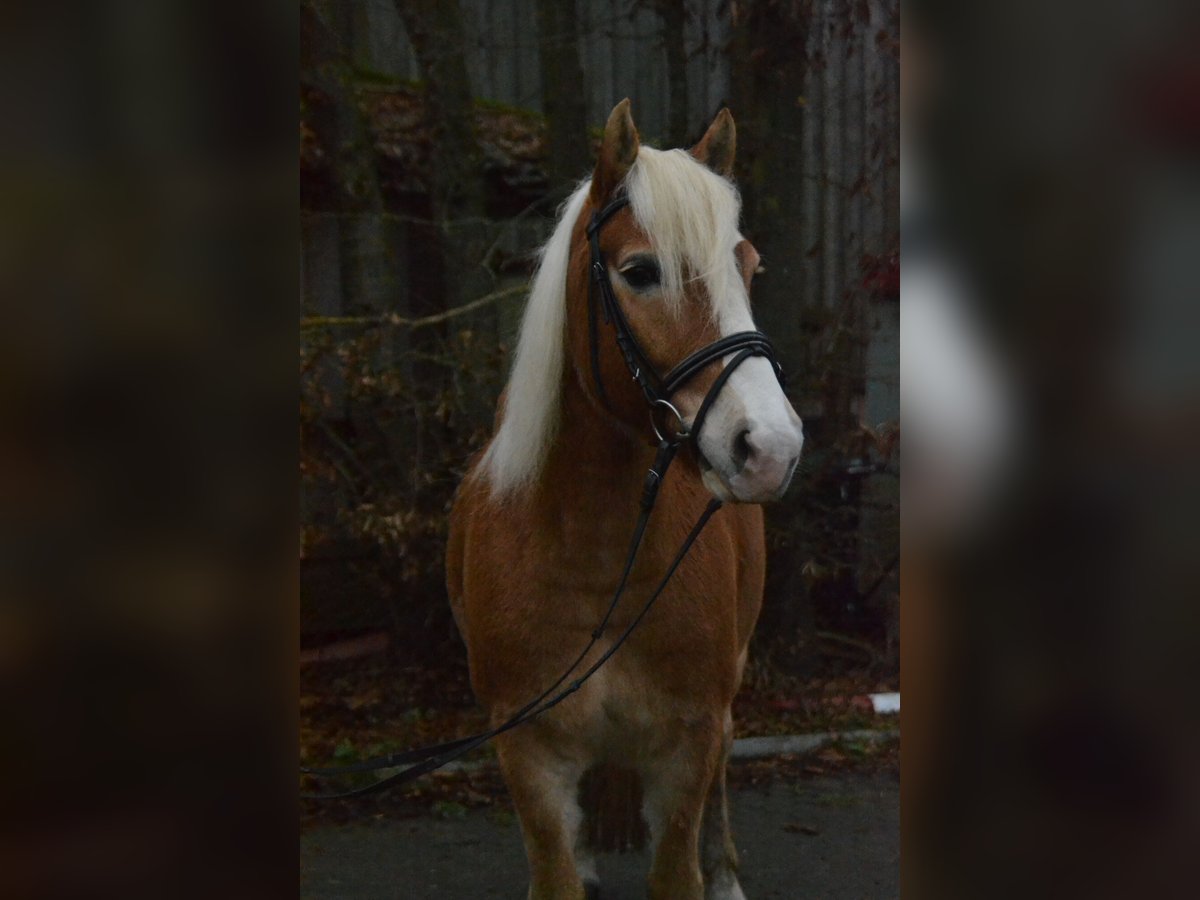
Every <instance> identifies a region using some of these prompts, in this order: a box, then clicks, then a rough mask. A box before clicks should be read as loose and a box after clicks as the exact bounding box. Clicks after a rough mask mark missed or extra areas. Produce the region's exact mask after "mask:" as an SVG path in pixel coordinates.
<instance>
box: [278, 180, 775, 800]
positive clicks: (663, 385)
mask: <svg viewBox="0 0 1200 900" xmlns="http://www.w3.org/2000/svg"><path fill="white" fill-rule="evenodd" d="M628 204H629V199H628V198H627V197H620V198H618V199H617V200H615V201H613V202H612V203H610V204H609V205H608V206H606V207H605V208H604V209H602V210H600V211H599V212H597V213H595V214H594V215H593V216H592V219H591V222H590V223H589V224H588V228H587V235H588V243H589V245H590V247H591V255H592V261H591V280H590V282H589V288H588V318H589V323H588V334H589V342H590V356H591V365H592V374H593V378H594V379H595V385H596V393H597V395H598V396H599V398H600V401H601V403H602V404H603V405H604V406H605V408H607V409H609V410H610V411H611V407H610V406H609V403H608V397H607V394H606V393H605V391H604V383H603V380H602V379H601V377H600V350H599V336H598V331H599V326H598V321H597V311H596V294H597V292H598V293H599V295H600V298H601V303H602V304H603V308H604V310H603V311H604V321H605V323H606V324H610V325H612V326H613V327H614V329H615V336H616V342H617V346H618V348H619V349H620V351H621V355H622V356H623V357H624V359H625V365H626V366H628V367H629V372H630V374H631V375H632V376H633V380H634V381H636V382H637V383H638V386H639V387H640V388H641V389H642V393H643V394H644V395H645V397H646V402H647V403H648V404H649V406H650V410H651V422H653V421H654V420H653V414H654V410H655V409H656V408H657V407H659V406H660V405H665V406H666V407H667V408H669V409H670V410H671V411H672V412H674V413H675V415H676V416H679V413H678V411H677V410H676V409H675V407H674V406H673V405H671V398H672V397H673V396H674V395H675V393H676V392H677V391H678V390H679V389H680V388H681V387H683V386H684V385H685V384H687V383H688V382H689V381H690V380H691V379H692V378H694V377H695V376H696V375H697V374H699V373H700V372H701V371H702V370H703V369H704V368H706V367H707V366H708V365H709V364H711V363H713V362H716V361H717V360H720V359H723V358H725V357H727V356H730V355H732V359H730V360H729V362H727V363H726V365H725V368H724V369H723V370H722V371H721V374H720V375H718V376H717V379H716V381H714V382H713V385H712V387H710V388H709V390H708V393H707V394H705V396H704V400H703V401H702V402H701V404H700V409H699V410H698V411H697V413H696V417H695V419H694V420H693V421H692V425H691V428H690V429H687V430H686V431H681V432H680V433H678V434H675V435H672V436H669V437H663V436H662V434H661V433H660V432H659V430H658V426H657V425H655V426H654V430H655V433H656V434H658V435H659V445H658V453H657V455H656V456H655V459H654V463H653V465H651V467H650V469H649V471H647V473H646V478H645V481H644V483H643V486H642V498H641V504H640V511H639V514H638V520H637V524H636V526H635V527H634V530H633V536H632V539H631V540H630V544H629V551H628V553H627V554H626V557H625V565H624V568H623V569H622V571H621V578H620V580H619V581H618V583H617V587H616V590H615V591H614V592H613V596H612V599H611V600H610V601H609V604H608V608H607V609H606V610H605V613H604V616H603V618H602V619H601V620H600V623H599V624H598V625H597V626H596V628H595V629H594V630H593V631H592V634H591V640H590V641H589V642H588V644H587V646H586V647H584V648H583V650H582V651H581V652H580V653H579V655H578V656H576V657H575V661H574V662H572V663H571V665H570V666H569V667H568V668H567V670H566V671H565V672H563V673H562V674H561V675H560V676H559V677H558V679H557V680H556V681H555V682H554V683H553V684H551V685H550V686H549V687H548V688H546V689H545V690H544V691H542V693H541V694H539V695H538V696H537V697H535V698H533V699H532V700H530V701H529V702H528V703H526V704H525V705H524V706H523V707H521V708H520V709H519V710H517V711H516V712H514V713H513V714H512V715H511V716H509V717H508V719H506V720H505V721H504V722H502V723H501V724H500V725H497V726H495V727H493V728H490V729H488V730H487V731H483V732H480V733H479V734H474V735H469V736H467V737H463V738H458V739H457V740H453V741H446V742H445V743H441V744H434V745H432V746H428V747H419V748H417V749H414V750H406V751H404V752H401V753H393V754H390V755H388V756H380V757H375V758H373V759H368V760H364V761H363V762H359V763H352V764H350V765H345V766H337V767H333V768H305V767H301V769H300V771H301V772H304V773H306V774H310V775H318V776H341V775H349V774H354V773H365V772H376V771H379V770H381V769H392V768H396V767H400V766H404V767H405V768H402V769H401V770H400V771H399V772H395V773H393V774H391V775H388V776H387V777H386V778H382V779H380V780H378V781H375V782H373V783H372V784H369V785H367V786H366V787H361V788H357V789H354V790H348V791H344V792H341V793H336V794H316V795H302V797H303V798H304V799H310V800H335V799H340V798H345V797H355V796H360V795H363V794H371V793H375V792H376V791H380V790H383V789H384V788H386V787H389V786H391V785H395V784H403V783H405V782H408V781H412V780H414V779H416V778H419V777H420V776H422V775H425V774H427V773H429V772H432V771H434V770H435V769H438V768H440V767H442V766H444V765H446V763H448V762H450V761H452V760H454V759H457V758H458V757H460V756H463V755H464V754H466V753H469V752H470V751H471V750H474V749H475V748H476V747H479V746H481V745H482V744H484V743H486V742H487V741H489V740H491V739H492V738H494V737H496V736H497V735H500V734H503V733H504V732H506V731H509V730H510V729H513V728H516V727H517V726H518V725H521V724H523V723H525V722H528V721H529V720H531V719H534V718H537V717H538V716H540V715H542V714H543V713H546V712H547V711H549V710H550V709H552V708H554V707H555V706H557V705H558V704H559V703H561V702H562V701H563V700H565V699H566V698H567V697H569V696H570V695H571V694H573V693H575V692H576V691H577V690H579V688H580V687H582V686H583V684H584V683H585V682H586V681H587V680H588V679H589V678H590V677H591V676H592V675H593V674H595V672H596V671H597V670H598V669H599V668H600V667H601V666H602V665H604V664H605V663H606V662H607V661H608V660H609V659H610V658H611V657H612V655H613V654H614V653H616V652H617V650H618V649H619V648H620V647H621V645H622V644H624V643H625V641H626V640H627V639H628V637H629V636H630V635H631V634H632V633H633V631H634V629H635V628H637V626H638V625H639V624H640V623H641V621H642V619H643V618H645V616H646V614H647V613H648V612H649V611H650V608H651V607H652V606H653V605H654V603H655V601H656V600H657V599H658V597H659V595H660V594H661V593H662V592H663V590H664V589H665V588H666V586H667V583H668V582H669V581H670V580H671V577H672V576H673V575H674V574H675V570H676V569H678V568H679V565H680V564H681V563H682V562H683V559H684V557H685V556H687V553H688V551H689V550H690V549H691V547H692V544H693V543H695V541H696V538H698V537H699V536H700V532H701V531H703V530H704V526H705V525H707V524H708V520H709V519H710V518H712V516H713V514H714V513H716V511H717V510H718V509H720V508H721V501H720V500H715V499H714V500H712V501H710V502H709V504H708V506H707V507H705V509H704V512H703V513H702V514H701V515H700V517H699V519H697V520H696V523H695V524H694V525H693V526H692V530H691V531H690V532H688V535H687V537H686V538H685V539H684V542H683V544H682V545H681V546H680V548H679V550H678V552H676V554H675V558H674V559H673V560H672V561H671V565H670V566H669V567H668V568H667V571H666V573H665V574H664V575H663V577H662V579H661V580H660V581H659V583H658V585H657V586H656V587H655V589H654V591H653V592H652V593H651V594H650V597H649V598H648V599H647V600H646V602H645V603H644V604H643V606H642V608H641V610H640V611H639V612H638V614H637V615H636V616H635V617H634V618H633V620H632V621H631V622H630V623H629V625H628V627H626V628H625V630H624V631H623V632H622V633H621V634H620V635H619V636H618V637H617V639H616V640H615V641H613V643H612V645H611V646H610V647H609V648H608V649H607V650H606V651H605V652H604V653H602V654H601V655H600V656H599V657H598V658H597V659H596V661H595V662H594V663H592V664H591V665H590V666H589V667H588V668H587V669H586V670H584V671H583V672H582V673H581V674H580V675H579V676H578V677H577V678H575V679H574V680H573V681H571V682H569V683H568V682H567V680H568V679H569V678H570V677H571V675H572V674H573V673H574V672H575V670H576V669H578V668H579V667H580V666H581V665H582V664H583V661H584V659H585V658H586V657H587V655H588V654H589V653H590V652H591V651H592V648H593V647H595V646H596V644H597V643H598V642H599V641H600V639H601V638H602V637H603V636H604V631H605V629H606V628H607V626H608V623H609V621H610V620H611V618H612V615H613V613H614V612H615V611H616V608H617V605H618V604H619V603H620V600H621V596H622V594H624V592H625V585H626V582H627V581H628V580H629V573H630V572H631V571H632V570H633V564H634V562H635V561H636V559H637V554H638V549H639V548H640V547H641V544H642V538H643V537H644V536H645V533H646V526H647V525H648V524H649V521H650V513H651V512H652V511H653V509H654V502H655V499H656V498H657V496H658V489H659V487H660V486H661V484H662V482H663V479H664V478H665V477H666V474H667V469H668V468H669V467H670V465H671V461H672V460H673V459H674V458H675V454H676V453H677V452H678V451H679V448H680V446H681V445H682V444H683V442H684V441H687V440H691V441H692V442H693V443H694V444H697V445H698V442H699V436H700V429H701V428H702V427H703V425H704V421H705V418H706V417H707V415H708V412H709V410H710V409H711V408H712V405H713V403H714V402H715V401H716V399H717V396H718V395H719V394H720V393H721V391H722V389H723V388H724V387H725V385H726V384H727V383H728V381H729V377H730V376H731V375H732V374H733V372H734V371H735V370H736V369H737V367H738V366H740V365H741V364H742V363H743V362H745V361H746V360H747V359H749V358H750V357H752V356H765V357H766V358H767V359H769V360H770V361H771V364H772V366H773V367H774V369H775V374H776V377H777V378H779V380H780V383H781V384H782V383H783V372H782V369H781V368H780V366H779V363H778V362H777V361H776V359H775V353H774V349H773V348H772V346H771V342H770V341H769V340H768V339H767V336H766V335H765V334H763V333H762V332H759V331H743V332H738V333H737V334H731V335H729V336H727V337H723V338H721V339H720V340H717V341H714V342H713V343H711V344H709V345H708V346H706V347H702V348H701V349H699V350H697V351H696V352H695V353H692V354H691V355H690V356H688V357H686V358H685V359H684V360H683V361H682V362H680V363H679V364H678V365H676V366H675V367H674V368H672V369H671V370H670V371H669V372H668V373H667V374H666V375H665V376H664V377H661V378H660V377H659V376H658V374H657V373H656V372H655V370H654V366H653V365H652V364H651V363H650V361H649V359H648V358H647V357H646V355H645V353H644V352H643V351H642V348H641V346H640V345H639V344H638V342H637V338H636V337H634V334H633V330H632V329H631V328H630V327H629V322H628V320H627V319H626V318H625V314H624V313H623V312H622V311H621V306H620V304H619V303H618V302H617V298H616V295H615V293H614V291H613V287H612V282H611V281H610V280H609V277H608V269H607V268H606V266H605V264H604V256H603V254H602V253H601V252H600V229H601V227H602V226H603V225H604V223H605V222H606V221H608V219H609V218H611V217H612V215H613V214H614V213H616V212H617V211H618V210H620V209H622V208H624V207H625V206H627V205H628ZM678 424H679V426H680V428H681V429H682V428H683V421H682V417H680V421H679V423H678ZM564 685H565V687H564ZM556 692H557V693H556Z"/></svg>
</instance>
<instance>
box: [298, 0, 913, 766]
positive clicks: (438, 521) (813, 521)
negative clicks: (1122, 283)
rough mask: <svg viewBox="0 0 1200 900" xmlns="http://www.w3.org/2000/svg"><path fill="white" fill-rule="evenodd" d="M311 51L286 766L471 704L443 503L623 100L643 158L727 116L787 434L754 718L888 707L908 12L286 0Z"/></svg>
mask: <svg viewBox="0 0 1200 900" xmlns="http://www.w3.org/2000/svg"><path fill="white" fill-rule="evenodd" d="M300 35H301V70H300V166H301V169H300V198H301V219H300V221H301V230H302V231H301V263H302V266H301V274H302V292H301V310H300V336H301V341H300V373H301V421H300V450H301V459H300V471H301V479H302V485H301V486H302V505H301V547H300V550H301V571H300V613H301V646H302V666H303V669H304V674H303V677H302V694H303V696H302V748H303V751H302V752H303V753H304V755H305V758H311V759H312V760H313V761H315V760H319V759H322V758H328V757H329V756H330V755H331V754H333V753H337V752H339V748H340V753H341V757H342V758H352V757H353V756H355V755H358V754H360V753H362V752H365V751H366V749H367V746H366V745H374V749H376V750H378V749H379V748H380V746H382V745H387V746H391V745H392V743H398V744H403V743H404V742H405V741H406V740H415V739H418V738H429V737H432V736H435V735H437V734H438V732H439V728H441V727H445V728H446V729H447V730H448V731H453V728H455V727H460V726H462V725H463V724H464V723H463V722H462V721H460V720H459V719H458V718H456V715H458V712H456V711H460V710H461V714H463V715H466V714H468V711H469V710H471V709H473V704H472V702H471V700H470V697H469V694H468V693H466V691H465V681H464V676H465V662H464V660H465V654H464V651H463V647H462V644H461V642H460V640H459V639H458V637H457V634H456V632H455V629H454V625H453V622H452V620H451V617H450V611H449V607H448V605H447V601H446V596H445V588H444V584H443V580H444V574H443V551H444V539H445V532H446V525H447V520H446V517H447V512H448V509H449V504H450V501H451V498H452V496H453V492H454V490H455V488H456V486H457V484H458V482H459V480H460V479H461V477H462V475H463V473H464V471H465V468H466V464H467V461H468V458H469V456H470V454H472V453H473V452H474V451H476V450H477V449H479V448H480V447H481V446H482V445H483V444H484V442H485V441H486V439H487V438H488V436H489V435H490V433H491V428H492V417H493V414H494V409H495V400H496V397H497V396H498V394H499V391H500V389H501V387H502V386H503V384H504V380H505V378H506V374H507V369H508V364H509V352H510V350H511V348H512V346H513V338H514V335H515V332H516V327H517V324H518V321H519V318H520V314H521V310H522V307H523V302H524V298H525V291H526V287H527V284H528V280H529V277H530V274H531V267H532V263H533V258H534V253H535V251H536V249H537V248H538V247H539V246H540V244H541V243H542V242H543V241H544V240H545V239H547V238H548V237H549V234H550V231H551V229H552V227H553V224H554V222H555V216H556V210H557V206H558V204H559V203H560V202H561V201H562V200H563V199H564V198H565V197H566V195H567V193H568V192H569V190H570V188H571V187H573V186H574V184H576V183H577V182H578V181H579V179H581V178H583V177H585V176H587V175H589V174H590V172H591V168H592V165H593V160H594V152H595V149H596V147H597V145H598V140H599V137H600V132H601V127H602V126H603V123H604V121H605V120H606V119H607V117H608V114H609V112H610V110H611V109H612V107H613V106H614V105H615V104H616V103H617V102H618V101H620V100H621V99H622V98H624V97H629V98H630V99H631V100H632V108H633V115H634V119H635V121H636V123H637V126H638V129H639V132H640V134H641V138H642V140H643V141H644V142H646V143H649V144H650V145H652V146H657V147H677V146H685V147H686V146H690V145H691V144H692V143H693V142H695V141H696V140H698V139H699V137H700V136H701V135H702V134H703V132H704V130H705V129H706V128H707V126H708V124H709V123H710V122H711V120H712V118H713V117H714V116H715V114H716V113H717V112H718V111H719V110H720V109H721V108H722V107H725V106H728V107H729V108H730V110H731V111H732V112H733V114H734V117H735V120H736V122H737V126H738V158H737V173H736V175H737V183H738V185H739V188H740V189H741V191H742V196H743V199H744V209H743V231H744V233H745V234H746V235H747V236H748V237H749V238H750V239H751V240H752V241H753V242H754V243H755V245H756V246H757V248H758V249H759V251H760V253H761V254H762V257H763V265H764V266H765V271H764V272H763V273H762V274H761V275H760V276H758V278H756V281H755V288H754V298H753V299H754V305H755V314H756V318H757V320H758V323H759V326H760V327H761V328H762V329H763V330H765V331H766V332H767V333H769V334H770V335H771V336H772V338H773V340H774V341H775V342H776V345H777V347H778V349H779V353H780V358H781V359H782V360H783V361H784V364H785V367H786V369H787V372H788V374H789V387H788V393H789V396H790V397H791V399H792V402H793V404H794V405H795V407H796V409H797V411H798V412H799V413H800V415H801V417H802V418H803V420H804V423H805V431H806V435H807V441H806V445H805V457H804V460H803V461H802V468H801V471H800V474H799V476H798V477H797V479H796V481H795V482H794V484H793V487H792V489H791V491H790V493H789V494H788V496H787V498H786V500H785V501H784V502H783V503H781V504H779V505H777V506H775V507H772V508H771V509H770V510H769V543H770V550H771V555H770V560H769V566H768V573H769V584H768V587H767V597H766V603H765V607H764V613H763V617H762V619H761V622H760V626H759V629H758V632H757V636H756V639H755V648H754V651H753V653H752V658H753V660H754V662H753V663H752V670H751V676H750V678H749V681H750V690H751V692H753V691H754V690H755V689H757V690H759V692H760V694H761V695H762V697H763V703H761V704H759V706H757V707H756V710H757V711H758V713H759V714H758V715H757V719H758V720H759V721H758V722H757V727H758V728H760V729H761V728H762V727H773V728H775V729H787V728H791V729H792V730H793V731H794V730H812V729H813V728H816V727H818V725H819V724H820V722H819V721H818V720H819V719H820V715H819V713H818V712H817V711H816V710H817V706H819V704H818V703H817V701H816V700H814V701H813V703H814V704H817V706H810V705H807V704H806V702H805V700H804V697H803V696H801V695H800V693H799V688H798V685H799V682H797V681H790V680H789V679H795V678H798V677H803V678H804V679H806V681H805V682H804V683H805V685H807V687H806V690H807V691H808V692H809V693H816V694H820V693H821V692H822V691H824V692H825V693H833V694H836V695H838V697H839V698H841V699H842V700H843V701H845V700H846V699H847V698H848V697H849V696H851V695H854V694H856V693H857V694H861V693H862V692H864V691H867V690H876V689H883V688H885V687H888V686H894V685H895V683H896V678H897V676H898V672H899V656H898V648H899V635H898V624H899V619H898V577H899V571H898V562H899V514H898V502H899V479H898V475H899V457H898V452H897V448H896V440H897V438H898V420H899V368H898V367H899V306H898V299H899V264H898V250H899V234H898V225H899V191H900V179H899V156H898V154H899V142H898V132H899V20H898V9H897V4H896V3H895V2H893V0H883V2H877V0H876V2H844V0H820V2H774V0H762V2H740V3H737V2H734V3H730V2H723V0H720V2H719V0H669V2H667V0H579V2H576V3H561V2H557V0H542V2H538V3H515V2H512V0H462V2H457V3H454V2H451V3H443V2H433V0H396V2H388V0H348V2H336V3H334V2H329V3H322V2H319V0H305V2H303V3H302V4H301V31H300ZM637 489H638V488H637V486H636V485H630V490H631V491H634V490H637ZM631 524H632V523H631ZM347 656H349V657H354V658H356V659H357V662H355V661H353V660H352V661H346V660H345V659H342V661H341V662H337V663H332V662H330V659H331V657H347ZM837 678H841V679H842V681H840V682H838V683H837V684H836V685H835V686H833V687H830V684H831V683H832V682H831V681H830V679H837ZM435 684H439V685H450V686H452V688H453V690H443V691H442V692H441V694H437V693H434V692H433V691H434V688H433V687H430V688H429V690H428V691H425V692H422V689H421V685H435ZM414 692H415V693H414ZM347 704H349V706H348V705H347ZM447 709H449V710H450V711H451V715H450V719H451V720H450V721H449V722H447V723H446V724H445V725H444V726H442V725H439V724H437V723H439V722H441V721H442V719H444V718H445V716H446V710H447ZM422 710H425V712H424V713H423V712H422ZM785 713H786V714H788V715H789V716H790V719H789V721H788V722H787V723H783V722H779V721H774V720H778V719H779V718H780V716H782V715H784V714H785ZM414 717H416V718H417V719H418V720H420V721H419V722H417V723H415V725H416V726H419V727H414V721H413V720H414ZM768 719H770V720H772V721H771V722H769V723H768V722H765V721H764V720H768ZM427 720H428V721H427ZM751 727H752V728H753V727H755V726H754V725H753V724H752V725H751ZM748 733H752V732H748ZM446 736H447V737H448V736H450V735H449V734H447V735H446Z"/></svg>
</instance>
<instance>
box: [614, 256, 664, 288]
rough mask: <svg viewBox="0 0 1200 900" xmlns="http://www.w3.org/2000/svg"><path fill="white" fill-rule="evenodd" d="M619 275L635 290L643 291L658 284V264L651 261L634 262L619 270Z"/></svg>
mask: <svg viewBox="0 0 1200 900" xmlns="http://www.w3.org/2000/svg"><path fill="white" fill-rule="evenodd" d="M621 277H622V278H624V279H625V283H626V284H628V285H629V286H630V287H631V288H633V289H634V290H635V291H644V290H646V289H647V288H652V287H654V286H655V285H656V284H658V266H656V265H653V264H652V263H635V264H634V265H632V266H629V268H627V269H622V270H621Z"/></svg>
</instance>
